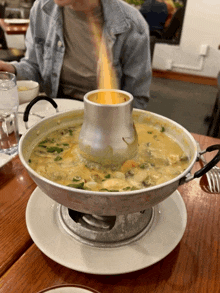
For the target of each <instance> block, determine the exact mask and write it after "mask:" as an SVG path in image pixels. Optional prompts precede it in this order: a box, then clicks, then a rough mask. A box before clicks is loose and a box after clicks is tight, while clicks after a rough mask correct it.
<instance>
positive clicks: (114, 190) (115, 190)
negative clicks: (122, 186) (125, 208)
mask: <svg viewBox="0 0 220 293" xmlns="http://www.w3.org/2000/svg"><path fill="white" fill-rule="evenodd" d="M109 192H119V190H117V189H111V190H109Z"/></svg>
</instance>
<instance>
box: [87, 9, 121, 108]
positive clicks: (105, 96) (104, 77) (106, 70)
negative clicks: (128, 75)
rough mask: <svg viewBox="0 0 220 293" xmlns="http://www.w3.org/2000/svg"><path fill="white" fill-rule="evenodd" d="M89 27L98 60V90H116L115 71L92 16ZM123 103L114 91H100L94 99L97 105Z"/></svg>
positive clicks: (90, 16) (99, 30)
mask: <svg viewBox="0 0 220 293" xmlns="http://www.w3.org/2000/svg"><path fill="white" fill-rule="evenodd" d="M88 19H89V25H90V28H91V32H92V36H93V39H94V43H95V47H96V54H97V59H98V60H99V64H98V66H99V68H98V89H100V90H102V89H103V90H106V89H112V90H114V89H118V82H117V77H116V73H115V70H114V68H113V66H112V65H111V62H110V58H109V56H108V50H107V46H106V43H105V40H104V38H103V37H102V31H101V28H100V27H99V26H98V25H96V24H95V21H94V18H93V16H92V15H91V14H90V15H89V18H88ZM122 102H124V99H121V98H120V97H119V96H118V94H117V93H116V92H115V91H100V92H99V93H98V94H97V97H96V103H99V104H108V105H112V104H118V103H122Z"/></svg>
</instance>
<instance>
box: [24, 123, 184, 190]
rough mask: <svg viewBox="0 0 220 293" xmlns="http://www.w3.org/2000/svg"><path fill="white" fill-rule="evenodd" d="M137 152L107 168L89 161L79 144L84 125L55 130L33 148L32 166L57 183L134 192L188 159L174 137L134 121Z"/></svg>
mask: <svg viewBox="0 0 220 293" xmlns="http://www.w3.org/2000/svg"><path fill="white" fill-rule="evenodd" d="M135 127H136V130H137V134H138V140H139V146H138V154H137V156H136V157H135V158H133V159H131V160H128V161H126V162H124V163H123V164H122V166H120V167H118V168H116V167H115V166H112V167H109V168H104V167H103V166H101V165H98V164H96V163H92V162H86V161H85V160H84V159H83V158H82V157H81V156H80V152H79V147H78V137H79V133H80V129H81V126H74V125H73V126H72V127H66V128H64V129H59V130H56V131H53V132H52V133H50V134H49V135H47V137H45V138H44V139H43V140H42V141H41V142H40V143H38V145H37V146H35V148H34V149H33V151H32V153H31V156H30V159H29V165H30V167H31V168H32V169H34V170H35V171H36V172H37V173H38V174H39V175H41V176H43V177H45V178H47V179H49V180H51V181H54V182H56V183H58V184H62V185H66V186H70V187H73V188H78V189H87V190H91V191H109V192H112V191H115V192H121V191H131V190H138V189H143V188H146V187H150V186H154V185H158V184H161V183H163V182H166V181H168V180H171V179H173V178H175V177H176V176H178V175H179V174H181V173H182V172H183V171H184V170H185V169H186V168H187V167H188V165H189V158H188V157H187V156H186V155H185V153H184V152H183V150H182V148H181V147H180V146H179V145H178V143H177V142H176V141H174V139H172V138H170V137H169V136H168V135H166V129H164V127H163V126H161V128H160V129H158V128H156V127H154V126H152V125H148V124H147V123H138V122H137V123H135Z"/></svg>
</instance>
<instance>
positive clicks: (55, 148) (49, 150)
mask: <svg viewBox="0 0 220 293" xmlns="http://www.w3.org/2000/svg"><path fill="white" fill-rule="evenodd" d="M62 151H63V149H62V148H58V147H55V146H54V147H48V148H47V152H48V153H55V152H57V153H58V154H59V153H61V152H62Z"/></svg>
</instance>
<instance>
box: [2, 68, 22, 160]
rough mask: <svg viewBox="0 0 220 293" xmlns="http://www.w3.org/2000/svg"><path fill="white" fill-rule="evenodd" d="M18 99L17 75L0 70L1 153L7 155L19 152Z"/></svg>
mask: <svg viewBox="0 0 220 293" xmlns="http://www.w3.org/2000/svg"><path fill="white" fill-rule="evenodd" d="M18 101H19V100H18V90H17V84H16V76H15V75H14V74H12V73H9V72H0V153H5V154H7V155H14V154H16V153H17V152H18V142H19V133H18V121H17V110H18V104H19V102H18Z"/></svg>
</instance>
